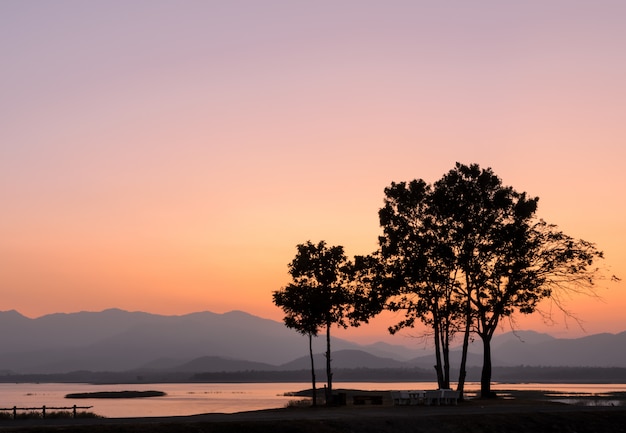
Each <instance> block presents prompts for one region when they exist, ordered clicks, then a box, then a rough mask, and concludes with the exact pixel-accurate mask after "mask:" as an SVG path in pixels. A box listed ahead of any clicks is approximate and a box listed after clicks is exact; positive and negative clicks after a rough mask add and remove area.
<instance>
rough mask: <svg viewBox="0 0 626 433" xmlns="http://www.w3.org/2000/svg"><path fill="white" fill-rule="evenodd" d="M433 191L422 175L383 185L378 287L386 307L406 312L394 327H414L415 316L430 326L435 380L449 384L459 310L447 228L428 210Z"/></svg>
mask: <svg viewBox="0 0 626 433" xmlns="http://www.w3.org/2000/svg"><path fill="white" fill-rule="evenodd" d="M431 196H432V190H431V187H430V186H429V185H427V184H426V183H425V182H424V181H422V180H419V181H417V180H416V181H413V182H410V183H408V184H406V183H398V184H396V183H393V184H392V185H391V186H390V187H388V188H386V189H385V206H384V207H383V208H382V209H381V210H380V212H379V219H380V224H381V226H382V227H383V232H384V235H383V236H381V237H380V238H379V244H380V252H379V257H380V258H381V259H382V260H383V263H384V267H383V268H382V269H384V272H385V274H386V275H387V276H388V278H387V279H385V280H382V284H381V285H379V290H380V288H382V290H383V293H387V296H388V302H387V308H388V309H390V310H392V311H399V310H402V311H404V312H405V318H404V319H403V320H402V321H400V322H399V323H397V324H396V325H394V326H392V327H391V328H390V331H391V332H392V333H394V332H397V331H398V330H400V329H402V328H406V327H413V326H414V324H415V321H416V320H419V321H421V322H423V323H424V324H426V325H428V326H429V327H430V328H431V330H432V332H433V339H434V343H435V358H436V364H435V370H436V372H437V383H438V385H439V388H449V387H450V358H449V348H450V340H451V337H452V335H453V334H454V332H455V331H456V329H457V327H458V316H459V311H460V306H459V305H458V302H459V300H458V296H455V291H456V290H457V281H456V280H457V275H458V268H457V263H456V261H455V255H454V250H453V245H452V244H451V242H450V240H449V234H448V230H447V228H446V227H445V225H444V224H441V222H440V221H439V220H438V219H437V218H436V216H435V215H433V214H432V205H431ZM379 281H381V280H379ZM385 281H386V282H387V284H386V285H385V284H384V282H385Z"/></svg>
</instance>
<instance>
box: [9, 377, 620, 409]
mask: <svg viewBox="0 0 626 433" xmlns="http://www.w3.org/2000/svg"><path fill="white" fill-rule="evenodd" d="M319 385H320V386H323V384H322V383H320V384H319ZM310 387H311V384H310V383H157V384H132V385H130V384H121V385H93V384H82V383H0V407H2V408H12V407H13V406H17V407H41V406H44V405H45V406H47V407H70V406H72V405H76V406H93V407H92V408H91V409H89V410H90V411H91V412H94V413H97V414H98V415H102V416H105V417H115V418H117V417H150V416H177V415H195V414H201V413H234V412H243V411H250V410H259V409H272V408H280V407H284V406H285V405H287V404H288V402H289V401H290V400H295V399H297V398H296V397H287V396H285V395H284V394H285V393H289V392H296V391H300V390H303V389H309V388H310ZM436 387H437V384H436V383H434V382H385V383H381V382H349V383H347V382H337V383H333V388H335V389H339V388H350V389H363V390H392V389H393V390H409V389H435V388H436ZM479 388H480V386H479V384H477V383H468V384H467V385H466V390H468V391H472V390H478V389H479ZM492 388H493V389H494V390H496V391H497V390H503V389H516V390H551V391H557V392H562V393H564V394H568V393H579V392H581V393H593V394H603V393H607V392H612V391H621V392H626V384H533V383H527V384H497V383H496V384H493V385H492ZM125 390H132V391H148V390H157V391H164V392H165V393H167V395H166V396H164V397H153V398H136V399H66V398H65V395H66V394H70V393H78V392H96V391H125Z"/></svg>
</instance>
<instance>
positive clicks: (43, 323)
mask: <svg viewBox="0 0 626 433" xmlns="http://www.w3.org/2000/svg"><path fill="white" fill-rule="evenodd" d="M0 327H2V329H3V330H4V332H2V333H0V368H1V369H2V371H3V372H5V373H6V372H14V373H18V374H24V373H65V372H70V371H79V370H89V371H102V372H105V371H108V372H120V371H129V370H136V369H140V368H141V369H147V370H163V371H165V370H168V371H175V370H176V369H179V371H181V372H182V371H189V372H195V371H233V369H244V370H262V369H267V370H271V369H272V368H276V369H292V368H293V369H308V368H309V367H310V364H309V358H308V341H307V338H306V337H303V336H301V335H299V334H298V333H296V332H294V331H293V330H290V329H288V328H286V327H285V326H284V324H283V323H281V322H277V321H273V320H268V319H263V318H259V317H256V316H253V315H250V314H248V313H245V312H241V311H232V312H229V313H225V314H216V313H211V312H199V313H192V314H187V315H181V316H161V315H156V314H149V313H143V312H127V311H123V310H118V309H110V310H105V311H102V312H80V313H72V314H51V315H48V316H43V317H40V318H37V319H29V318H27V317H24V316H23V315H21V314H19V313H18V312H16V311H5V312H0ZM324 343H325V342H324V339H322V338H319V339H315V353H316V354H317V355H316V363H317V366H318V367H319V368H323V366H324V358H323V356H322V355H321V354H322V353H323V352H324V350H325V346H324ZM624 347H626V332H623V333H620V334H617V335H613V334H597V335H590V336H587V337H583V338H577V339H558V338H554V337H551V336H549V335H547V334H540V333H536V332H530V331H526V332H517V333H515V334H513V333H506V334H502V335H499V336H496V337H494V340H493V342H492V352H493V361H494V366H502V367H506V366H520V365H527V366H572V367H576V366H590V367H626V351H625V350H624ZM332 349H333V353H332V358H333V367H335V368H398V367H409V368H411V367H421V368H426V369H429V370H432V366H433V365H434V356H433V354H432V353H433V351H432V349H430V348H429V346H428V345H425V344H423V343H419V344H417V343H416V347H415V348H414V349H413V348H410V347H406V346H402V345H391V344H387V343H376V344H372V345H359V344H356V343H352V342H349V341H346V340H342V339H336V338H334V339H333V342H332ZM481 351H482V347H481V344H480V342H475V343H474V344H472V346H471V348H470V356H469V361H468V363H469V366H478V365H481V363H482V356H481ZM459 357H460V355H459V352H458V351H455V352H453V353H452V359H453V367H454V364H456V365H457V366H458V359H459Z"/></svg>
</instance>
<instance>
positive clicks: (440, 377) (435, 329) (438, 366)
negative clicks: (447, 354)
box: [433, 316, 444, 389]
mask: <svg viewBox="0 0 626 433" xmlns="http://www.w3.org/2000/svg"><path fill="white" fill-rule="evenodd" d="M439 326H440V324H439V322H438V321H437V318H436V316H435V317H434V320H433V332H434V333H435V361H436V362H435V371H436V372H437V386H438V388H439V389H442V388H443V385H444V384H443V368H442V367H441V340H440V338H439V337H440V331H439Z"/></svg>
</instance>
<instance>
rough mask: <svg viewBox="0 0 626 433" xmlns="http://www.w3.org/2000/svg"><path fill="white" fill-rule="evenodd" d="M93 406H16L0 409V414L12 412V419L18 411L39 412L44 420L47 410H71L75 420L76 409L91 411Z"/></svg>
mask: <svg viewBox="0 0 626 433" xmlns="http://www.w3.org/2000/svg"><path fill="white" fill-rule="evenodd" d="M92 407H93V406H76V405H74V406H65V407H52V406H45V405H44V406H39V407H17V406H13V407H0V411H2V412H13V419H16V418H17V412H18V411H22V412H26V411H31V412H37V411H41V417H42V418H45V417H46V411H47V410H71V411H72V418H76V409H91V408H92Z"/></svg>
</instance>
